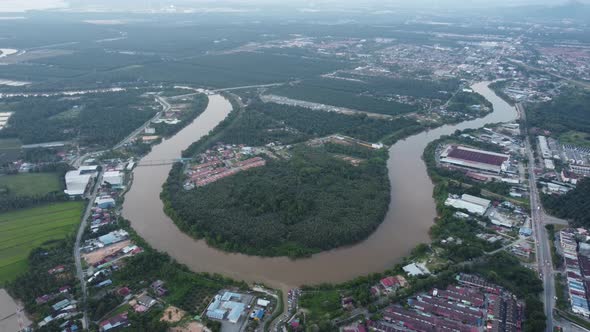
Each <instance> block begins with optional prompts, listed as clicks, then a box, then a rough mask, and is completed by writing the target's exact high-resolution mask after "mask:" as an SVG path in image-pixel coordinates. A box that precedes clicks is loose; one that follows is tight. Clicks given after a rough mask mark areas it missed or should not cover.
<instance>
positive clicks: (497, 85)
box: [488, 81, 515, 105]
mask: <svg viewBox="0 0 590 332" xmlns="http://www.w3.org/2000/svg"><path fill="white" fill-rule="evenodd" d="M507 84H508V81H496V82H493V83H490V84H489V85H488V87H489V88H490V89H492V91H494V93H495V94H496V95H497V96H498V97H500V98H502V99H503V100H504V101H505V102H507V103H508V104H510V105H514V104H515V102H514V100H512V98H510V96H508V95H507V94H506V93H505V92H504V88H505V87H506V85H507Z"/></svg>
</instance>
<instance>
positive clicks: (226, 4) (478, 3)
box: [0, 0, 590, 12]
mask: <svg viewBox="0 0 590 332" xmlns="http://www.w3.org/2000/svg"><path fill="white" fill-rule="evenodd" d="M589 1H590V0H583V1H576V2H580V3H584V4H588V3H589ZM568 2H572V1H568V0H517V1H510V0H499V1H495V2H493V3H490V2H489V1H486V0H475V1H469V2H467V3H466V2H465V1H462V0H444V1H441V0H415V1H412V2H411V3H409V4H408V2H406V1H398V0H395V1H383V0H360V1H352V0H350V1H336V0H313V1H309V0H295V1H290V2H289V3H288V4H286V5H285V4H281V2H278V1H276V0H27V1H26V2H24V1H22V0H3V1H2V2H1V3H0V12H25V11H30V10H68V11H96V12H112V11H150V10H152V11H161V10H164V9H171V8H178V9H181V10H191V9H193V10H198V9H202V8H217V9H222V8H232V9H238V8H250V9H256V10H264V9H266V8H272V9H280V8H281V7H285V8H301V9H317V10H338V9H350V8H355V9H367V10H375V9H379V8H383V9H385V8H407V9H433V8H441V9H443V8H444V9H450V10H457V9H470V8H493V7H506V6H523V5H542V6H556V5H562V4H565V3H568Z"/></svg>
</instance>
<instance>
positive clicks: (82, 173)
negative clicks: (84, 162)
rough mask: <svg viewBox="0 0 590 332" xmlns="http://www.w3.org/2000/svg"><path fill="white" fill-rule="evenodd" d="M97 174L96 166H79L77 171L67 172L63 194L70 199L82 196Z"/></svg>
mask: <svg viewBox="0 0 590 332" xmlns="http://www.w3.org/2000/svg"><path fill="white" fill-rule="evenodd" d="M97 172H98V169H97V166H81V167H80V168H79V169H77V170H74V171H69V172H67V173H66V178H65V180H66V190H64V192H65V193H66V194H67V195H68V196H70V197H76V196H83V195H84V193H85V192H86V190H87V189H88V187H89V186H90V184H91V180H92V179H94V178H95V177H96V174H97Z"/></svg>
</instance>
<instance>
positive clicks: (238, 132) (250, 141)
mask: <svg viewBox="0 0 590 332" xmlns="http://www.w3.org/2000/svg"><path fill="white" fill-rule="evenodd" d="M408 128H410V129H412V128H418V129H421V128H422V126H421V125H420V124H419V123H418V122H416V121H415V120H414V119H407V118H399V119H395V120H382V119H375V118H369V117H367V116H366V115H353V116H351V115H344V114H339V113H335V112H323V111H316V110H310V109H307V108H303V107H296V106H286V105H279V104H274V103H267V104H264V103H260V102H254V103H253V104H251V105H249V106H248V107H247V108H246V109H245V110H243V111H236V112H232V114H230V115H229V117H228V118H226V119H225V120H224V121H222V123H221V124H220V125H219V126H218V127H217V128H216V129H215V130H214V132H213V133H212V134H211V135H208V136H207V137H206V138H205V139H202V140H200V141H199V142H195V143H194V144H192V145H191V147H189V148H188V149H187V150H185V151H184V152H183V155H184V156H191V155H194V154H195V153H196V152H198V151H200V150H202V149H203V148H205V147H207V146H208V145H211V144H213V143H215V142H224V143H230V144H246V145H252V146H261V145H264V144H267V143H270V142H277V141H278V142H281V143H282V144H293V143H298V142H302V141H305V140H308V139H311V138H313V137H318V136H327V135H331V134H335V133H339V134H343V135H347V136H351V137H355V138H358V139H362V140H366V141H370V142H378V141H381V140H382V139H387V138H389V137H391V136H394V135H396V134H397V133H400V132H405V130H406V129H408ZM388 143H390V142H388Z"/></svg>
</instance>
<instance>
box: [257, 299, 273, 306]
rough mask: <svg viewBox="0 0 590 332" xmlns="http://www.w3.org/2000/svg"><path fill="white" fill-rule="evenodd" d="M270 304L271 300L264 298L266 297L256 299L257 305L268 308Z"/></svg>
mask: <svg viewBox="0 0 590 332" xmlns="http://www.w3.org/2000/svg"><path fill="white" fill-rule="evenodd" d="M269 304H270V301H269V300H264V299H258V300H256V305H257V306H259V307H263V308H266V307H267V306H268V305H269Z"/></svg>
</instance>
